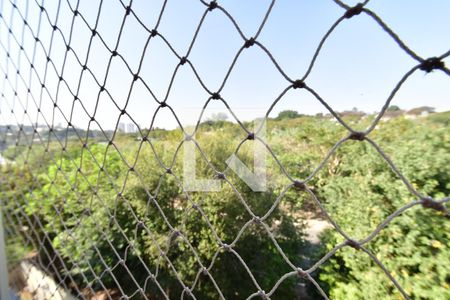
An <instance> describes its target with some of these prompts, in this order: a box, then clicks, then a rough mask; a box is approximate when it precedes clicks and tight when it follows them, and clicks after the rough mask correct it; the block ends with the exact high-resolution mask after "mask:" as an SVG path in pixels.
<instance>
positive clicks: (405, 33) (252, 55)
mask: <svg viewBox="0 0 450 300" xmlns="http://www.w3.org/2000/svg"><path fill="white" fill-rule="evenodd" d="M39 1H40V0H38V2H39ZM76 2H77V1H68V2H67V1H66V0H62V1H61V6H60V8H59V17H58V20H57V22H56V24H57V26H58V28H60V29H61V31H62V32H63V34H64V36H65V39H66V40H68V39H69V33H70V24H71V21H72V17H73V13H72V12H71V11H70V9H69V6H68V3H70V4H71V5H72V7H75V6H76ZM124 2H127V1H126V0H124ZM218 2H219V4H220V5H221V6H223V7H224V8H225V9H226V10H227V11H228V12H229V13H230V14H231V15H232V16H233V17H234V18H235V20H236V22H237V23H238V24H239V26H240V28H241V29H242V32H243V33H244V35H245V36H246V37H252V36H254V35H255V33H256V32H257V30H258V27H259V25H260V23H261V21H262V19H263V17H264V14H265V12H266V11H267V9H268V7H269V5H270V1H263V0H259V1H256V0H253V1H250V0H245V1H218ZM1 3H2V4H1V7H2V8H1V9H2V15H3V16H4V20H5V21H6V22H7V23H9V22H10V18H11V3H10V1H9V0H3V1H2V2H1ZM27 3H28V5H27ZM98 3H99V1H93V0H80V6H79V8H78V10H79V11H80V13H81V14H82V15H83V16H84V17H85V19H86V21H87V22H88V23H89V24H90V26H91V27H94V24H95V19H96V15H97V12H98ZM162 3H163V1H160V0H158V1H147V0H135V1H133V3H132V6H131V7H132V9H133V11H134V12H135V13H136V14H137V16H138V17H139V19H140V20H141V21H142V22H143V23H144V24H145V25H146V26H147V27H148V28H154V26H155V24H156V22H157V18H158V15H159V12H160V10H161V7H162ZM346 3H347V4H348V5H352V6H353V5H355V4H356V3H357V2H356V1H346ZM43 5H44V7H45V8H46V9H47V10H48V13H49V15H50V18H51V20H52V22H53V23H54V22H55V20H56V17H55V16H56V11H57V7H58V1H49V0H47V1H45V2H44V4H43ZM17 6H18V8H19V10H20V11H21V12H22V14H24V15H25V14H26V15H27V20H28V22H29V24H30V26H31V27H32V28H33V31H34V34H38V35H39V38H40V40H41V41H42V42H43V44H44V45H45V46H46V49H47V51H48V49H49V45H50V37H51V34H52V31H53V30H52V27H51V25H50V24H49V22H48V21H47V19H45V18H44V19H42V20H41V22H40V26H38V24H39V18H38V17H39V14H40V12H39V7H38V5H37V4H36V3H35V1H32V0H30V1H18V3H17ZM367 7H368V8H370V9H372V10H373V11H374V12H375V13H377V14H378V15H379V16H380V17H381V18H382V19H383V20H384V22H385V23H386V24H387V25H388V26H389V27H390V28H391V29H392V30H393V31H394V32H396V33H397V34H398V36H399V37H400V38H401V39H402V40H403V41H404V42H405V43H406V44H407V45H408V46H409V47H410V48H411V49H412V50H414V51H415V52H416V53H418V54H419V55H420V56H422V57H425V58H427V57H431V56H438V55H441V54H443V53H444V52H446V51H448V50H449V49H450V19H449V18H448V12H449V11H450V1H444V0H440V1H437V0H432V1H418V0H396V1H392V0H373V1H371V2H369V4H368V5H367ZM204 11H205V6H204V5H203V4H201V2H200V1H198V0H169V1H168V2H167V6H166V9H165V13H164V14H163V16H162V19H161V22H160V25H159V27H158V32H159V33H160V34H162V35H163V36H164V37H165V38H166V39H167V40H168V41H169V42H170V44H171V45H172V46H173V48H174V49H175V50H176V51H177V52H178V53H179V54H180V55H185V54H186V52H187V50H188V47H189V44H190V42H191V41H192V37H193V35H194V33H195V30H196V27H197V26H198V23H199V21H200V18H201V16H202V14H203V13H204ZM124 12H125V10H124V8H123V6H122V5H121V3H120V1H119V0H105V1H104V3H103V8H102V10H101V14H100V18H99V24H98V28H97V31H98V33H99V35H100V36H101V37H102V38H103V39H104V41H105V43H106V44H107V45H108V47H110V48H114V46H115V43H116V41H117V36H118V32H119V28H120V25H121V22H122V19H123V15H124ZM343 13H344V10H343V9H342V8H340V7H339V6H338V5H336V4H335V3H334V2H333V1H332V0H309V1H307V0H303V1H294V0H290V1H289V0H284V1H283V0H279V1H276V2H275V5H274V6H273V9H272V12H271V14H270V16H269V18H268V20H267V23H266V25H265V27H264V28H263V30H262V32H261V34H260V36H259V37H258V39H257V40H258V41H259V42H260V43H262V44H263V45H264V46H265V47H266V48H267V49H268V50H269V51H270V53H272V54H273V56H274V58H275V59H276V61H277V62H278V63H279V65H280V66H281V68H282V69H283V70H284V71H285V72H286V74H287V75H288V76H289V77H291V78H293V79H296V78H300V77H302V76H303V74H304V73H305V71H306V69H307V67H308V65H309V63H310V61H311V59H312V56H313V54H314V51H315V49H316V48H317V45H318V44H319V42H320V40H321V38H322V37H323V36H324V34H325V32H326V31H327V30H328V29H329V28H330V26H331V25H332V24H333V23H334V22H335V21H336V20H337V19H338V18H339V17H340V16H341V15H342V14H343ZM9 24H10V23H9ZM22 27H23V21H22V20H21V18H20V16H19V15H18V13H17V11H15V12H14V13H13V14H12V31H13V33H14V35H15V36H16V37H17V38H18V39H19V41H20V40H21V39H22ZM38 28H39V30H38ZM73 29H74V30H73V36H72V41H71V47H72V48H73V49H74V51H75V52H76V53H77V55H78V57H79V59H81V60H82V61H84V60H85V59H86V52H87V46H88V43H89V40H90V36H91V33H90V31H89V29H88V27H87V26H86V25H85V24H84V23H83V22H82V20H81V18H80V17H77V18H75V23H74V28H73ZM147 37H148V32H146V31H145V30H144V29H143V27H142V26H141V25H140V24H139V23H138V21H137V20H136V18H135V17H134V16H132V15H130V16H129V17H128V18H127V19H126V22H125V26H124V30H123V33H122V37H121V40H120V43H119V46H118V52H119V53H120V54H121V55H123V57H124V58H125V60H126V61H127V62H128V63H129V66H130V68H131V69H132V70H133V72H137V67H138V64H139V61H140V59H141V56H142V52H143V49H144V44H145V41H146V39H147ZM0 40H1V42H2V44H3V45H4V46H5V47H6V48H8V47H9V52H10V53H11V57H12V59H13V61H14V63H15V64H16V65H20V67H19V69H20V71H21V74H22V75H23V77H24V79H25V81H26V82H28V81H29V64H28V63H27V62H26V59H25V57H24V55H23V53H22V54H20V51H19V48H18V46H17V44H15V42H14V40H13V39H12V38H11V36H10V37H9V38H8V29H7V28H6V27H5V23H3V22H2V23H1V24H0ZM8 40H9V42H8ZM23 44H24V50H25V52H26V53H27V55H28V57H29V58H31V57H32V56H33V52H34V51H33V46H34V42H33V39H32V36H31V33H30V32H29V30H28V29H25V31H24V42H23ZM242 44H243V40H242V38H241V37H240V36H239V34H238V33H237V31H236V29H235V28H234V26H233V24H232V23H231V22H230V20H229V19H228V18H227V17H226V16H225V15H224V14H223V13H222V12H221V11H219V10H214V11H212V12H210V13H208V15H207V16H206V19H205V21H204V24H203V25H202V28H201V29H200V32H199V34H198V37H197V40H196V42H195V44H194V46H193V48H192V51H191V53H190V55H189V60H190V61H191V62H192V64H193V65H194V67H195V69H196V70H197V72H198V74H199V76H200V77H201V78H202V80H203V82H204V83H205V85H206V86H207V87H208V88H209V89H210V90H211V91H215V90H217V89H218V87H219V86H220V85H221V83H222V81H223V78H224V76H225V74H226V72H227V70H228V68H229V67H230V65H231V63H232V61H233V58H234V56H235V55H236V53H237V51H238V50H239V48H240V47H241V46H242ZM64 54H65V44H64V42H63V39H62V38H61V35H60V33H59V32H58V31H57V32H56V33H55V36H54V38H53V44H52V49H51V52H50V57H51V59H52V61H53V62H54V63H55V65H56V68H57V69H58V72H60V70H61V69H62V62H63V59H64ZM19 56H20V64H19V59H18V58H19ZM110 56H111V54H110V53H109V52H108V51H107V49H106V48H105V47H104V45H103V44H102V43H101V41H100V39H99V38H98V36H95V37H94V38H93V41H92V45H91V50H90V54H89V59H88V61H87V66H88V67H89V69H90V70H92V72H93V73H94V75H95V76H96V78H97V79H98V80H99V81H101V82H103V80H104V76H105V71H106V67H107V63H108V60H109V58H110ZM6 61H7V58H6V55H5V51H4V50H3V48H1V47H0V66H1V67H2V69H3V70H6V68H7V72H8V74H9V75H10V79H11V82H12V83H13V85H14V84H15V74H14V73H15V72H16V70H15V69H14V68H13V66H12V64H11V63H9V66H8V67H7V64H6ZM45 61H46V59H45V55H44V54H43V51H42V49H40V47H38V50H37V51H36V53H35V63H34V65H35V67H36V70H38V73H39V75H40V76H41V78H43V76H44V70H45ZM178 62H179V60H178V59H177V58H176V57H175V56H174V55H173V53H171V52H170V51H169V49H168V47H167V45H165V44H164V43H163V42H162V40H161V38H160V37H155V38H154V39H152V40H151V41H150V43H149V46H148V48H147V50H146V52H145V55H144V59H143V64H142V68H141V71H140V73H139V75H140V77H141V78H142V79H143V80H144V81H145V82H146V83H147V84H148V86H149V87H150V88H151V90H152V92H153V93H154V94H155V95H156V97H157V98H158V99H160V100H162V99H163V98H164V96H165V93H166V91H167V88H168V85H169V82H170V78H171V77H172V74H173V71H174V70H175V67H176V66H177V64H178ZM445 63H446V65H447V66H448V65H450V59H446V60H445ZM416 64H417V63H416V61H414V60H413V59H412V58H410V57H409V56H408V55H407V54H405V52H404V51H403V50H401V49H400V48H399V47H398V46H397V44H396V43H395V42H394V41H393V40H392V38H391V37H390V36H389V35H387V34H386V33H385V32H384V31H383V30H382V29H381V27H380V26H379V25H378V24H377V23H376V22H375V21H374V20H373V19H371V18H370V17H368V16H367V15H365V14H361V15H359V16H355V17H354V18H352V19H350V20H344V21H343V22H342V23H341V24H340V25H339V26H338V27H337V28H336V30H335V31H334V32H333V33H332V34H331V36H330V37H329V39H328V40H327V41H326V43H325V45H324V47H323V49H322V51H321V53H320V54H319V57H318V59H317V61H316V64H315V66H314V68H313V69H312V72H311V73H310V75H309V76H308V78H307V79H306V83H307V84H308V85H309V86H311V87H312V88H314V89H315V90H316V91H317V92H318V93H319V94H320V95H321V96H322V98H324V99H325V100H326V101H327V102H328V103H329V105H330V106H331V107H332V108H333V109H335V110H336V111H342V110H349V109H352V108H353V107H357V108H358V109H360V110H363V111H366V112H374V111H378V110H380V108H381V107H382V105H383V104H384V102H385V100H386V98H387V97H388V95H389V93H390V92H391V90H392V89H393V88H394V86H395V84H396V83H397V82H398V81H399V80H400V78H401V77H402V76H403V74H405V73H406V72H407V71H408V70H409V69H411V68H412V67H413V66H415V65H416ZM80 74H81V66H80V65H79V64H78V63H77V62H76V60H75V57H74V56H73V54H72V53H71V52H69V55H68V57H67V59H66V65H65V69H64V74H63V78H64V79H65V80H66V81H67V84H68V85H69V87H70V89H71V90H72V91H73V92H75V91H76V90H77V89H78V83H79V82H80ZM3 81H4V79H2V82H1V84H2V85H3V84H4V82H3ZM31 82H32V84H31V90H32V94H33V95H34V96H35V98H36V101H38V102H41V103H42V104H41V111H42V112H43V113H44V115H45V117H46V119H47V121H48V122H52V115H53V107H52V102H51V100H50V97H48V96H46V95H45V93H44V96H42V99H41V96H40V94H41V93H40V86H39V85H38V84H37V80H36V76H35V75H32V79H31ZM57 82H58V75H56V74H55V73H54V72H53V69H52V68H50V69H49V70H48V72H47V78H46V86H47V87H48V89H49V91H50V94H51V95H52V96H51V98H53V99H54V98H56V86H57V85H56V84H57ZM131 82H132V74H131V73H130V72H129V71H128V70H127V68H126V67H125V65H124V64H123V62H121V61H120V59H118V58H117V57H116V58H114V59H113V60H112V64H111V68H110V71H109V75H108V78H107V80H106V89H107V90H108V91H109V92H110V93H111V95H112V97H113V98H114V99H115V101H116V102H117V104H118V106H119V107H121V108H123V107H124V105H125V100H126V97H127V94H128V91H129V88H130V85H131ZM449 83H450V78H448V76H447V75H445V74H444V73H442V72H439V71H434V72H432V73H430V74H426V73H424V72H421V71H420V72H417V73H415V74H414V75H413V76H412V77H411V78H410V79H409V80H408V81H407V82H406V83H405V84H404V85H403V87H402V88H401V89H400V91H399V92H398V94H397V96H396V97H395V98H394V100H393V104H395V105H399V106H400V107H402V108H405V109H408V108H412V107H417V106H421V105H428V106H433V107H436V108H437V109H438V110H441V111H442V110H448V109H449V107H450V84H449ZM288 85H289V83H288V82H287V81H286V80H285V79H284V78H283V77H282V76H281V75H280V73H279V72H278V71H277V70H276V68H275V67H274V65H273V63H272V62H271V60H270V59H269V57H268V56H267V55H266V53H264V52H263V51H262V50H261V49H260V48H258V47H257V46H253V47H250V48H248V49H245V50H244V51H243V52H242V54H241V55H240V57H239V59H238V61H237V63H236V65H235V67H234V69H233V70H232V72H231V75H230V77H229V80H228V81H227V83H226V85H225V87H224V89H223V90H222V91H221V93H220V94H221V96H222V97H223V98H224V99H225V100H226V101H227V103H228V104H229V105H230V106H231V108H232V109H233V110H235V111H236V114H237V116H238V117H239V118H240V119H243V120H250V119H253V118H256V117H259V116H260V115H261V112H263V111H266V110H267V109H268V108H269V106H270V105H271V104H272V102H273V101H274V99H275V98H276V97H277V96H278V95H279V94H280V93H281V92H282V90H283V89H285V88H286V87H287V86H288ZM17 91H18V97H19V98H20V100H21V102H22V103H24V105H26V103H27V97H26V87H25V86H24V85H22V84H21V83H20V80H19V83H18V86H17ZM3 92H4V93H5V96H6V97H9V98H7V99H9V104H12V103H13V102H14V106H15V107H17V108H19V107H20V105H19V102H18V100H13V99H14V97H13V92H12V90H11V89H9V88H5V89H4V91H3ZM98 92H99V87H98V86H97V84H96V83H95V81H94V79H93V78H92V76H91V75H90V74H88V73H86V72H85V73H84V74H83V77H82V80H81V84H80V86H79V93H78V94H79V98H80V99H81V101H82V103H83V105H85V108H86V110H87V111H88V113H89V114H90V115H92V114H93V113H94V109H95V105H96V100H97V96H98ZM207 98H208V94H207V93H206V92H205V90H204V89H203V88H202V87H201V85H200V84H199V82H198V80H197V79H196V78H195V76H194V73H193V72H192V70H191V68H190V67H189V66H188V65H187V64H186V65H184V66H182V67H181V68H180V69H179V71H178V73H177V76H176V77H175V80H174V83H173V87H172V89H171V92H170V94H169V96H168V99H167V103H168V104H170V105H171V107H172V108H173V109H174V110H175V112H176V114H177V116H178V117H179V118H180V121H181V122H182V123H183V124H184V125H187V124H192V123H194V122H195V121H196V120H197V119H198V116H199V113H200V109H201V107H202V106H203V105H204V103H205V101H206V100H207ZM72 102H73V96H71V94H70V92H69V91H68V89H67V87H65V86H64V85H61V86H60V89H59V92H58V105H59V107H60V108H61V109H62V110H63V112H64V115H65V116H66V117H67V118H69V117H70V113H71V111H72ZM157 105H158V104H157V103H156V101H155V100H153V98H152V96H151V95H150V93H149V92H148V91H147V90H146V89H145V88H144V85H143V84H142V82H140V81H138V82H137V83H136V84H135V85H134V87H133V90H132V93H131V97H130V100H129V103H128V105H127V107H126V110H127V112H128V113H129V114H130V115H131V116H132V117H133V119H134V120H135V121H136V122H137V123H138V124H141V125H143V126H148V125H149V124H150V121H151V118H152V116H153V114H154V112H155V109H156V108H157ZM26 106H27V113H28V114H29V115H30V116H32V117H31V119H33V120H34V121H36V120H37V121H38V123H44V121H43V119H42V116H41V115H39V114H38V113H37V109H36V107H35V105H34V103H33V102H32V99H30V98H29V99H28V105H26ZM7 108H8V105H6V103H4V102H3V103H0V109H1V114H2V115H3V117H2V120H0V122H2V123H4V122H11V121H12V120H13V116H12V115H11V114H9V113H8V111H9V109H7ZM284 109H294V110H297V111H299V112H300V113H306V114H313V113H317V112H326V109H325V108H324V107H323V106H322V105H321V104H320V103H319V102H318V101H317V100H316V99H315V98H313V97H312V96H311V95H310V94H308V93H307V92H305V91H303V90H291V91H289V92H288V93H287V94H286V95H285V96H284V97H283V98H282V100H281V101H280V102H279V103H278V104H277V105H276V106H275V108H274V111H273V112H272V114H271V116H276V114H277V113H278V112H279V111H281V110H284ZM223 110H224V106H223V104H221V103H217V102H214V103H212V105H211V106H209V107H208V109H207V112H206V115H207V116H208V115H209V114H211V113H217V112H218V111H223ZM15 114H16V116H18V117H19V119H24V120H25V121H24V123H28V122H27V120H28V116H25V118H23V110H19V109H16V110H15ZM37 115H39V117H36V116H37ZM119 116H120V110H119V109H117V108H116V107H115V106H114V104H113V103H112V101H111V99H109V97H107V96H106V94H105V93H102V94H101V96H100V100H99V103H98V109H97V112H96V114H95V118H96V120H97V121H98V122H99V123H100V124H101V126H102V127H103V128H104V129H111V128H113V127H114V126H115V125H116V122H117V119H118V118H119ZM53 119H54V120H53V122H54V123H55V124H57V123H60V122H61V123H63V125H64V122H63V120H64V119H63V117H62V116H61V114H60V113H59V112H58V111H56V113H55V115H54V118H53ZM89 119H90V118H89V116H88V115H87V114H86V113H85V112H84V111H83V110H82V108H81V106H80V104H79V103H76V104H75V106H74V109H73V113H72V122H73V123H74V124H75V125H76V126H78V127H83V128H85V127H86V126H87V124H88V122H89ZM120 122H124V123H129V122H131V121H130V120H129V119H128V117H126V116H123V117H122V118H121V120H120ZM155 126H157V127H166V128H173V127H175V126H176V122H175V119H174V118H173V116H172V115H171V113H170V112H169V110H168V109H163V110H161V111H160V113H158V115H157V118H156V122H155ZM92 128H96V126H93V127H92Z"/></svg>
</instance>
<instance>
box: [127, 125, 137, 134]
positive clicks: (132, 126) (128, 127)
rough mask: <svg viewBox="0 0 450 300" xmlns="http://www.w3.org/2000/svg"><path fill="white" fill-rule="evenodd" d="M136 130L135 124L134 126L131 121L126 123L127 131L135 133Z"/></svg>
mask: <svg viewBox="0 0 450 300" xmlns="http://www.w3.org/2000/svg"><path fill="white" fill-rule="evenodd" d="M135 132H136V126H134V124H133V123H129V124H127V133H135Z"/></svg>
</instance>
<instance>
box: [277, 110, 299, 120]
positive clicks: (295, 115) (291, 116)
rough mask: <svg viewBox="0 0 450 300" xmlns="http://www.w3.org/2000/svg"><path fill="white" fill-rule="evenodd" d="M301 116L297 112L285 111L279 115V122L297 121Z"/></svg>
mask: <svg viewBox="0 0 450 300" xmlns="http://www.w3.org/2000/svg"><path fill="white" fill-rule="evenodd" d="M300 116H301V115H300V114H299V113H298V112H297V111H295V110H283V111H280V112H279V113H278V116H277V120H283V119H295V118H298V117H300Z"/></svg>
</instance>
